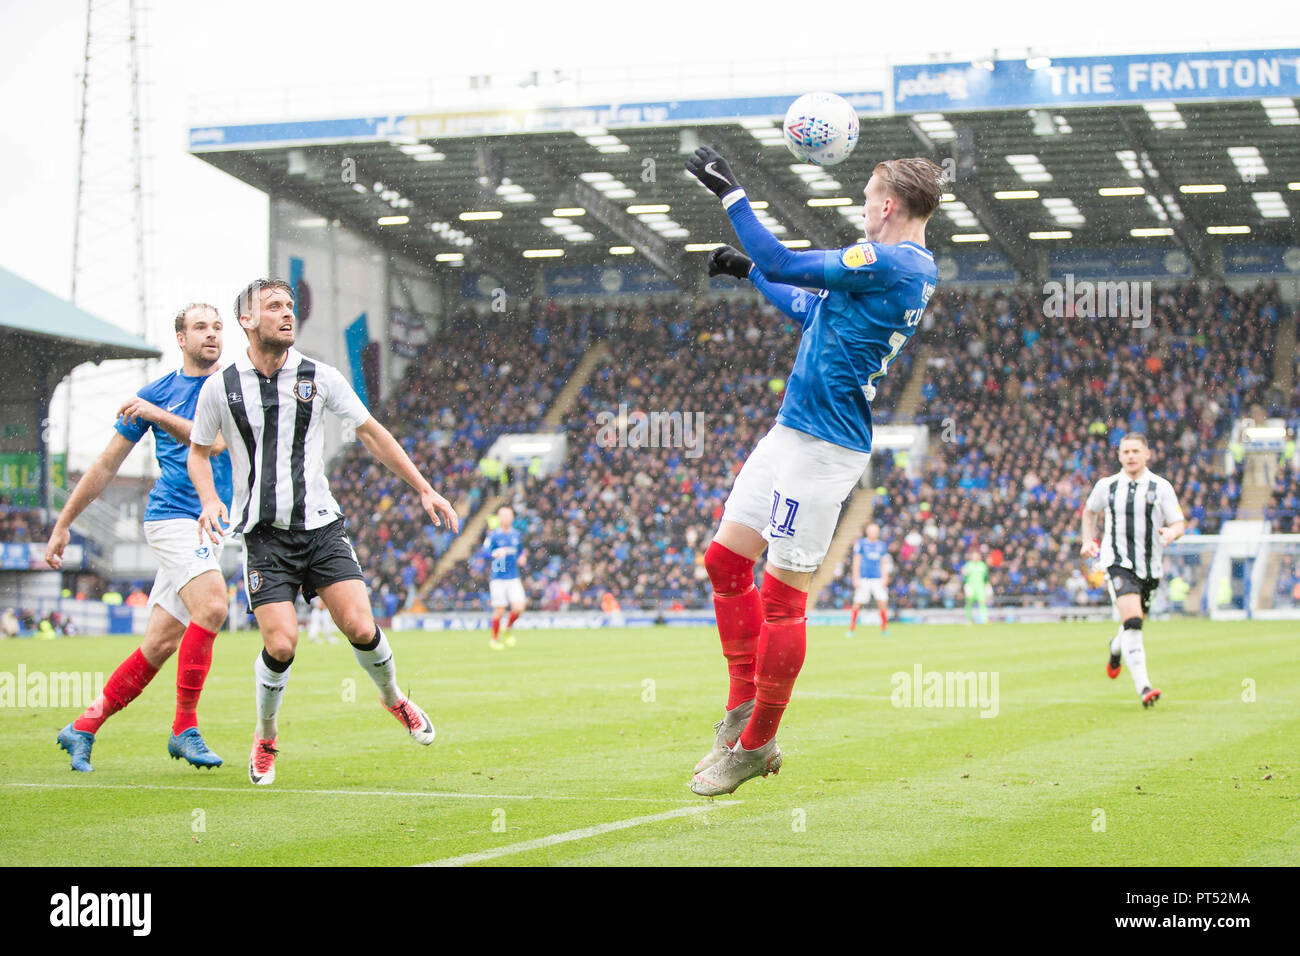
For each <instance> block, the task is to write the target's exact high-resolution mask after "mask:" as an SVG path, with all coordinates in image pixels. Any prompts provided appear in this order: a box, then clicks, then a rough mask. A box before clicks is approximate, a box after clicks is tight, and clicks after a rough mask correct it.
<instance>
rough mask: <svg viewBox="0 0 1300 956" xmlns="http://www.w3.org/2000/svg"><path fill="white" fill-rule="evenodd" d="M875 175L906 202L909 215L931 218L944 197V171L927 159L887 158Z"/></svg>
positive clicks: (915, 157)
mask: <svg viewBox="0 0 1300 956" xmlns="http://www.w3.org/2000/svg"><path fill="white" fill-rule="evenodd" d="M871 172H872V175H874V176H879V177H880V180H881V182H883V183H884V184H885V188H886V189H888V190H889V191H890V192H891V193H893V194H894V196H896V197H897V198H898V199H899V200H901V201H902V203H903V208H905V209H906V210H907V212H908V215H911V216H915V217H916V218H918V219H929V218H930V217H931V216H932V215H934V211H935V210H936V209H938V208H939V200H940V198H941V197H942V196H943V175H944V174H943V169H942V167H940V166H939V164H938V163H935V162H934V161H933V160H929V159H926V158H925V157H924V156H913V157H911V158H910V159H887V160H885V161H884V162H883V163H877V164H876V168H875V169H873V170H872V171H871Z"/></svg>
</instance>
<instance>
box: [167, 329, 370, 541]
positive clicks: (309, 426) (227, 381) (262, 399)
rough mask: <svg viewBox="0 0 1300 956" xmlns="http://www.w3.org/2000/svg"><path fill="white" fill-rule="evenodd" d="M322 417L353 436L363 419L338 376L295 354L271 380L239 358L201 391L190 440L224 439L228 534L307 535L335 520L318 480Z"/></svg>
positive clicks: (336, 512) (321, 476)
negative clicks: (272, 531) (330, 416)
mask: <svg viewBox="0 0 1300 956" xmlns="http://www.w3.org/2000/svg"><path fill="white" fill-rule="evenodd" d="M326 411H331V412H333V413H334V414H336V415H338V416H339V417H341V418H342V419H343V421H344V422H345V423H346V424H348V425H350V426H352V427H353V428H356V427H357V426H359V425H362V424H364V423H365V422H366V421H367V420H368V419H369V418H370V412H369V411H368V410H367V409H366V406H365V404H364V403H362V401H361V399H360V398H358V397H357V393H356V392H355V391H353V390H352V386H351V385H349V384H348V381H347V379H345V378H344V377H343V375H342V374H341V373H340V372H339V371H338V369H336V368H334V367H333V366H330V365H326V364H325V363H323V362H316V361H313V360H312V359H309V358H307V356H305V355H303V354H302V353H301V352H299V351H298V350H297V349H294V348H291V349H289V353H288V355H287V356H286V357H285V362H284V365H283V366H282V367H281V368H280V370H279V371H278V372H276V373H275V374H274V375H272V376H271V377H270V378H266V377H265V376H264V375H262V373H261V372H259V371H258V370H257V369H255V368H254V367H253V363H252V361H251V360H250V359H249V357H248V354H247V353H246V352H245V353H243V354H241V355H240V356H239V357H238V358H236V359H235V361H234V363H233V364H231V365H228V366H227V367H226V368H224V369H222V370H221V371H220V372H217V373H216V374H214V375H212V376H210V377H209V378H208V380H207V381H206V382H204V383H203V389H202V391H200V392H199V401H198V407H197V408H196V410H195V413H194V428H193V431H192V433H191V436H190V437H191V440H192V441H193V442H194V444H196V445H211V444H212V443H213V442H214V441H215V440H216V438H217V432H218V431H220V432H221V433H222V434H223V435H225V436H226V445H227V446H228V447H229V449H230V465H231V472H232V475H231V477H232V478H233V480H234V486H235V495H234V504H233V505H232V506H231V509H230V520H231V529H230V530H231V532H232V533H235V534H240V533H242V532H245V531H249V530H251V529H252V528H254V527H256V526H257V525H259V524H261V525H270V526H273V527H276V528H282V529H286V530H294V531H310V530H311V529H313V528H320V527H323V526H324V525H327V524H329V523H330V522H331V521H335V520H337V519H338V518H339V517H340V515H341V514H342V512H341V510H340V509H339V505H338V502H337V501H335V500H334V496H333V495H332V494H331V493H330V488H329V482H328V481H326V479H325V460H324V457H325V454H324V453H325V435H324V430H323V429H322V427H321V419H322V418H323V417H324V414H325V412H326Z"/></svg>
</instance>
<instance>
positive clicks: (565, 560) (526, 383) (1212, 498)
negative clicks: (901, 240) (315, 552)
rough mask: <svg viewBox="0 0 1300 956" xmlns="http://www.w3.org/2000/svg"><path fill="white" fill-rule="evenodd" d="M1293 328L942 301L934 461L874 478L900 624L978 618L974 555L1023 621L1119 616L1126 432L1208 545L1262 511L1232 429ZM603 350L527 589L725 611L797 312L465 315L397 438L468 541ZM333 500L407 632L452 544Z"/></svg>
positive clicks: (472, 579) (546, 601)
mask: <svg viewBox="0 0 1300 956" xmlns="http://www.w3.org/2000/svg"><path fill="white" fill-rule="evenodd" d="M1286 313H1287V310H1286V308H1285V306H1284V305H1283V304H1282V303H1281V301H1280V300H1279V298H1278V296H1277V294H1276V291H1275V290H1274V289H1272V288H1270V287H1258V288H1256V289H1254V290H1251V291H1248V292H1244V293H1237V292H1233V291H1231V290H1229V289H1227V288H1223V287H1219V288H1209V289H1208V290H1202V289H1201V287H1199V286H1198V285H1194V284H1186V285H1180V286H1177V287H1173V288H1170V289H1167V290H1158V291H1157V293H1156V296H1155V301H1154V308H1153V314H1152V317H1151V322H1150V324H1149V325H1146V326H1145V327H1138V326H1136V325H1134V324H1133V323H1132V322H1131V321H1128V320H1118V319H1101V318H1087V317H1073V316H1069V315H1067V316H1066V317H1061V318H1053V317H1050V316H1048V315H1047V314H1045V309H1044V304H1043V298H1042V297H1041V296H1036V295H1031V294H1024V293H1021V294H1011V293H1008V294H1000V295H982V294H969V293H942V292H941V293H940V294H938V295H937V296H936V297H935V298H934V300H932V302H931V305H930V308H929V310H928V312H927V316H926V319H925V324H924V325H923V327H922V330H921V332H920V333H919V341H920V342H922V343H924V345H925V346H926V348H927V350H928V354H929V356H930V361H929V363H928V365H927V367H926V368H924V369H919V368H918V369H916V370H915V371H916V372H917V373H919V374H924V376H925V378H924V382H923V385H922V392H921V394H922V401H921V408H920V411H921V417H920V421H921V422H922V423H924V424H927V425H929V426H930V429H931V436H932V438H931V443H930V448H929V455H928V457H927V460H926V461H925V462H924V464H923V465H922V466H921V468H920V472H919V474H918V475H917V476H916V477H908V474H907V471H906V469H905V467H904V462H902V461H898V462H895V461H894V460H893V459H892V456H890V455H889V454H887V453H883V452H878V453H877V454H876V455H875V456H874V457H873V461H872V483H873V484H874V485H877V486H878V491H877V498H876V519H877V520H878V521H880V522H881V524H882V525H883V526H884V527H885V528H886V537H887V538H888V539H889V541H890V548H891V554H892V556H893V558H894V562H895V565H896V568H897V573H896V575H895V577H894V582H893V586H892V589H893V592H894V593H893V595H892V598H893V600H894V602H895V603H896V604H897V605H901V606H933V605H942V604H948V603H951V604H954V605H959V604H960V601H961V597H960V579H959V576H958V569H959V568H960V566H961V564H962V563H963V562H964V561H965V559H966V554H967V550H968V548H969V547H970V546H972V545H973V546H975V547H977V548H979V549H981V553H982V554H983V555H984V557H985V559H986V560H987V561H988V562H989V564H990V565H991V568H992V578H991V583H992V585H993V588H994V592H995V594H997V595H998V596H999V597H1001V598H1003V599H1007V598H1010V599H1013V600H1022V601H1052V602H1061V601H1068V602H1081V601H1084V600H1087V599H1088V595H1089V593H1091V595H1092V597H1094V598H1096V597H1097V596H1098V594H1099V592H1098V591H1097V589H1096V581H1095V579H1093V580H1089V579H1088V577H1087V576H1086V574H1085V571H1084V569H1083V568H1082V562H1081V561H1080V560H1079V558H1078V547H1079V541H1078V527H1079V509H1080V507H1081V505H1082V502H1083V499H1084V497H1085V496H1086V495H1087V493H1088V491H1089V490H1090V489H1091V487H1092V485H1093V484H1094V483H1095V482H1096V481H1097V480H1098V479H1099V478H1100V477H1103V476H1105V475H1107V474H1113V473H1114V472H1116V471H1118V470H1119V465H1118V462H1117V460H1116V457H1115V451H1116V448H1117V446H1118V443H1119V440H1120V438H1121V437H1122V436H1123V435H1124V434H1125V433H1126V432H1128V431H1142V432H1144V433H1145V434H1146V435H1147V437H1148V441H1149V442H1150V445H1151V448H1152V452H1153V455H1152V462H1151V467H1152V470H1154V471H1156V472H1157V473H1159V474H1161V475H1164V476H1165V477H1167V478H1168V479H1169V480H1170V481H1171V482H1172V483H1173V485H1174V487H1175V489H1177V491H1178V493H1179V497H1180V501H1181V502H1182V504H1183V507H1184V510H1185V511H1186V512H1187V514H1188V517H1189V519H1190V521H1189V532H1190V533H1197V532H1204V533H1213V532H1215V531H1217V530H1218V528H1219V526H1220V524H1221V523H1222V522H1223V521H1224V520H1226V519H1227V518H1230V517H1232V516H1233V514H1234V513H1235V509H1236V503H1237V499H1238V497H1239V495H1240V477H1239V476H1238V475H1234V474H1231V473H1225V470H1224V461H1225V455H1224V452H1223V450H1222V445H1223V444H1224V442H1225V440H1226V436H1227V433H1228V429H1229V428H1230V427H1231V423H1232V421H1233V420H1234V418H1236V417H1239V416H1241V415H1244V414H1249V413H1250V412H1251V410H1252V409H1253V408H1255V407H1256V406H1258V405H1259V404H1260V403H1262V402H1265V401H1266V400H1267V396H1266V390H1267V386H1268V384H1269V379H1270V373H1271V369H1272V361H1271V358H1272V356H1271V352H1272V347H1273V342H1274V340H1275V337H1276V327H1277V322H1278V321H1279V320H1280V319H1281V318H1282V317H1284V316H1286ZM598 339H599V340H602V341H605V342H606V343H607V344H608V345H609V347H610V350H611V355H610V358H609V359H608V360H606V361H605V362H604V363H603V364H602V365H600V366H599V367H598V368H597V369H596V371H595V373H594V375H593V376H592V378H591V379H590V380H589V381H588V383H587V384H586V386H585V387H584V388H583V389H582V391H581V393H580V395H579V397H578V400H577V402H576V404H575V405H574V407H573V408H572V409H571V410H570V411H569V412H568V413H567V414H566V415H565V416H564V420H563V424H562V426H561V427H563V429H564V430H565V432H566V433H567V436H568V458H567V460H566V461H565V464H564V467H563V468H562V469H561V470H560V471H559V472H558V473H556V474H553V475H549V476H545V477H539V476H535V475H522V476H517V477H516V480H515V481H514V482H513V483H512V484H511V485H510V487H509V495H510V499H511V503H512V504H513V505H514V507H515V510H516V514H517V520H516V525H517V527H519V528H520V530H521V531H523V533H524V546H525V549H526V553H527V560H526V562H525V564H524V566H523V569H522V572H523V576H524V583H525V588H526V590H527V591H528V593H529V595H530V599H531V600H532V601H533V602H534V604H540V605H541V606H543V607H547V608H552V609H555V608H561V607H573V608H596V607H600V606H601V602H602V598H603V597H604V595H605V594H606V593H609V594H612V595H614V596H615V597H616V598H617V600H618V601H619V602H620V603H621V604H622V605H623V606H624V607H636V606H641V607H647V608H659V609H665V608H670V607H675V606H686V607H691V606H706V605H707V603H708V597H709V593H710V588H709V585H708V579H707V576H706V574H705V573H704V569H703V553H704V549H705V548H706V547H707V545H708V542H709V540H710V538H711V536H712V534H713V532H714V530H715V528H716V526H717V522H718V520H719V518H720V517H721V513H722V506H723V503H724V501H725V499H726V495H727V493H728V491H729V490H730V486H731V483H732V481H733V480H734V476H735V473H736V472H737V471H738V470H739V468H740V466H741V464H742V463H743V461H744V458H745V456H746V455H747V454H748V453H749V451H750V450H751V449H752V448H753V446H754V444H755V443H756V442H757V440H758V439H759V438H760V437H761V436H762V435H763V434H764V433H765V432H766V430H767V429H768V428H769V427H770V425H771V423H772V421H773V419H774V417H775V414H776V410H777V408H778V407H779V406H780V402H781V399H782V393H783V388H784V379H783V376H784V375H786V374H787V373H788V370H789V368H790V367H791V364H792V359H793V356H794V352H795V349H796V348H797V341H798V329H797V327H796V326H795V325H794V324H793V323H792V322H790V321H789V320H787V319H786V318H785V317H783V316H781V315H780V314H779V313H777V312H775V311H774V310H772V309H770V308H768V307H766V306H764V305H762V304H760V303H758V302H755V301H750V300H738V299H721V300H714V299H700V300H683V299H680V298H672V299H665V300H662V301H651V302H647V303H641V304H636V305H633V304H628V305H622V306H617V307H614V306H610V307H601V308H596V309H582V308H579V307H567V308H566V307H561V306H557V305H555V304H554V303H546V304H527V305H526V306H525V307H523V308H521V309H520V310H519V311H518V312H512V313H507V314H505V315H500V316H487V317H484V316H483V315H474V314H471V313H464V314H462V315H460V316H457V317H455V318H454V319H453V320H452V321H451V322H450V323H449V325H448V327H447V328H446V329H444V330H443V331H442V332H441V333H440V334H439V335H438V337H437V338H435V339H434V341H433V342H431V343H430V345H429V346H428V347H427V351H426V354H425V356H423V357H422V358H421V359H418V360H416V361H414V362H413V363H412V365H411V369H410V371H409V372H408V374H407V377H406V379H405V381H404V382H403V383H402V385H401V386H400V387H399V389H398V391H397V393H396V394H395V396H394V398H393V399H392V400H391V401H390V402H389V403H388V404H387V406H386V407H385V408H383V409H382V410H380V417H381V419H382V420H384V421H386V422H387V423H389V424H390V427H392V429H393V431H394V433H395V434H396V435H397V436H398V438H399V440H401V441H402V443H403V445H404V446H405V447H406V448H407V450H408V451H409V452H411V454H412V457H413V459H414V460H415V461H416V463H417V465H419V466H420V467H421V468H422V469H423V470H425V471H426V473H427V474H430V475H432V476H434V477H435V484H437V485H438V486H439V487H440V489H441V490H443V491H444V493H445V494H447V495H448V497H449V498H451V499H452V500H453V501H456V502H457V503H458V504H459V505H460V506H461V511H462V515H467V513H468V512H471V511H472V510H473V509H474V508H475V507H476V506H477V503H478V502H479V501H481V500H482V498H483V497H484V496H485V495H487V494H489V493H490V492H492V491H495V490H497V487H496V486H495V485H489V484H488V483H486V482H485V481H484V479H483V476H482V475H481V474H480V473H479V471H478V468H477V463H478V459H479V457H480V456H481V455H482V454H483V452H484V450H485V449H486V448H487V446H488V445H489V444H490V443H491V441H492V439H494V438H495V437H496V436H497V435H498V434H500V433H501V432H502V431H505V430H528V429H535V428H537V427H538V426H539V425H540V422H541V419H542V417H543V416H544V414H545V412H546V410H547V409H548V408H549V407H550V405H551V403H552V402H553V400H554V398H555V396H556V395H557V394H558V392H559V390H560V388H561V387H562V385H563V383H564V381H565V380H566V377H567V376H568V375H569V373H570V372H571V370H572V368H573V366H574V364H575V363H576V361H577V359H578V358H579V357H580V356H581V354H582V352H583V351H584V350H585V348H586V347H587V346H588V345H589V344H591V343H592V342H594V341H596V340H598ZM910 349H911V351H910V352H909V351H908V350H905V351H904V352H903V354H902V355H901V356H900V361H899V362H898V363H896V364H895V366H894V367H893V368H891V370H890V374H889V376H888V377H887V378H886V379H885V380H884V387H882V388H881V389H880V392H879V394H878V396H877V398H876V401H875V402H874V403H873V409H874V410H875V412H876V415H877V421H878V422H880V421H887V420H888V417H887V415H888V412H889V411H890V410H892V408H893V406H894V405H895V404H896V403H897V401H898V398H899V396H900V395H901V394H902V391H903V389H904V388H905V387H906V384H907V380H908V377H909V373H910V372H912V371H913V370H912V369H911V365H910V363H911V361H913V360H914V359H915V356H916V354H917V352H918V350H919V349H918V344H916V343H914V344H913V345H912V346H911V347H910ZM651 413H661V414H663V415H664V416H665V418H664V419H663V421H664V422H667V425H666V426H664V427H666V428H670V429H674V430H675V431H673V432H672V435H673V436H674V437H675V441H673V442H671V443H670V444H673V445H674V447H645V442H644V441H642V442H641V443H640V446H639V447H638V441H637V438H638V424H639V423H640V422H642V421H643V420H644V419H643V416H646V415H649V414H651ZM661 424H662V422H661ZM620 425H621V426H622V427H620ZM697 429H698V431H697ZM644 430H645V429H644V428H642V429H641V431H642V432H644ZM650 431H651V432H652V433H653V432H654V431H656V429H651V430H650ZM640 437H642V438H647V437H649V436H645V435H641V436H640ZM657 437H668V436H667V435H660V436H657ZM331 480H332V482H333V487H334V489H335V493H336V495H337V496H338V497H339V500H340V503H341V504H342V505H343V507H344V510H345V511H346V512H347V513H348V514H349V516H350V518H351V519H352V523H353V525H354V528H355V529H356V530H355V531H354V538H355V540H356V542H357V550H358V556H359V557H360V558H361V562H362V565H363V566H365V567H366V568H367V570H368V571H369V572H370V573H371V575H372V583H373V584H374V585H375V588H376V590H377V591H379V592H380V593H381V595H382V596H383V601H384V602H385V603H387V604H388V605H389V607H390V608H391V609H398V608H401V607H405V606H407V604H409V603H410V601H411V599H412V597H413V595H414V593H415V590H416V589H417V588H418V587H419V586H420V584H421V583H422V582H423V581H424V580H425V579H426V578H427V575H428V574H429V573H430V572H431V569H432V566H433V564H434V563H435V561H436V558H437V555H438V554H440V553H441V551H442V550H443V549H444V548H445V547H446V545H447V544H448V543H449V540H450V536H449V535H447V534H446V533H445V532H437V531H436V529H432V528H431V527H430V526H429V524H428V522H427V521H426V520H424V518H423V515H422V513H421V512H420V510H419V503H418V501H417V500H416V499H415V497H414V495H412V494H410V493H409V492H408V491H407V490H406V489H405V488H404V486H402V485H401V483H400V482H399V481H397V480H396V479H395V478H392V477H391V476H389V475H387V473H386V472H384V471H383V470H382V469H381V468H379V467H378V466H376V465H373V464H370V463H368V459H367V457H366V456H364V454H363V453H361V452H360V451H359V449H353V450H352V451H350V452H349V453H348V454H347V455H346V456H345V457H344V458H343V459H342V460H341V461H340V462H338V463H337V464H336V468H335V473H334V476H333V478H332V479H331ZM1280 480H1281V479H1280ZM1290 481H1291V485H1290V487H1294V477H1291V478H1290ZM1293 497H1294V496H1293ZM1297 520H1300V519H1297ZM486 563H487V562H486V559H485V558H484V557H483V556H481V555H480V556H476V557H475V558H474V559H472V560H471V561H469V562H465V563H462V564H460V565H458V566H456V567H454V568H453V569H452V570H451V572H450V573H449V574H448V575H447V576H446V577H444V578H443V579H442V580H441V581H440V582H439V584H438V586H437V587H436V588H435V589H434V590H433V591H432V593H431V594H430V595H429V596H428V598H427V599H426V603H427V605H428V606H429V607H430V608H434V609H452V608H462V609H471V608H473V609H477V608H481V607H483V606H484V602H485V599H486V591H487V567H486ZM845 570H847V562H846V565H845ZM849 591H850V582H848V581H847V575H846V574H845V575H841V576H840V577H839V579H837V581H836V583H835V584H834V585H833V587H832V590H831V591H830V592H829V594H828V596H826V597H824V598H823V603H830V604H835V605H839V604H842V603H844V602H845V601H847V600H848V596H849Z"/></svg>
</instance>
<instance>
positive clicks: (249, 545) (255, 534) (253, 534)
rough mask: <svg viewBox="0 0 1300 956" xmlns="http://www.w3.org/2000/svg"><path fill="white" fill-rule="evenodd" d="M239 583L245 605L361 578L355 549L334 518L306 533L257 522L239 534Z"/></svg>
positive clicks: (293, 598) (343, 525)
mask: <svg viewBox="0 0 1300 956" xmlns="http://www.w3.org/2000/svg"><path fill="white" fill-rule="evenodd" d="M244 557H245V563H244V586H245V588H247V590H248V606H249V607H250V608H255V607H261V606H262V605H263V604H273V603H275V602H277V601H288V602H290V603H292V602H294V601H296V600H297V599H298V592H299V590H301V591H302V594H303V597H304V598H305V599H306V600H308V601H310V600H311V599H312V598H314V597H315V596H316V592H317V591H318V590H319V589H320V588H323V587H325V586H326V585H329V584H336V583H338V582H339V581H365V579H366V576H365V575H364V574H363V573H362V571H361V565H360V564H358V563H357V553H356V551H354V550H353V548H352V542H351V541H349V540H348V535H347V522H346V521H344V520H343V519H342V518H340V519H339V520H337V521H331V522H330V523H329V524H327V525H324V526H323V527H320V528H313V529H312V530H311V531H285V530H283V529H282V528H273V527H271V526H269V525H258V526H257V527H256V528H254V529H253V530H251V531H246V532H244Z"/></svg>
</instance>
